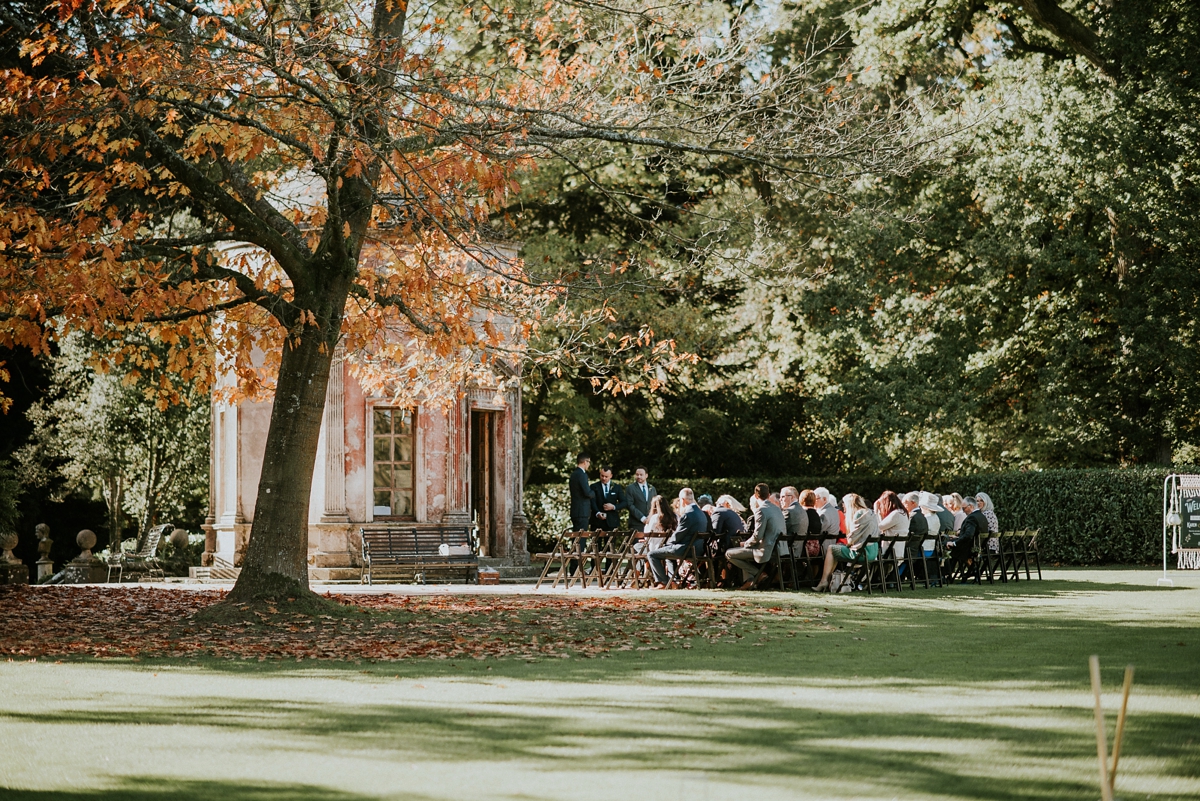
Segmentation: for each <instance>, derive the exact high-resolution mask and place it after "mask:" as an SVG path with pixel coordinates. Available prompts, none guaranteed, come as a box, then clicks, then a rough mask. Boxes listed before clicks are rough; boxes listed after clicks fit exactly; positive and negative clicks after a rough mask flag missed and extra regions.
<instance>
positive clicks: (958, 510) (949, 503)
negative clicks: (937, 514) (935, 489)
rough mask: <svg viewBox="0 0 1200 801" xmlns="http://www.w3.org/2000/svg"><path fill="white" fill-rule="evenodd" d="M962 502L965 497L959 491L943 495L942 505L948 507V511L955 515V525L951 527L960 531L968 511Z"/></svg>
mask: <svg viewBox="0 0 1200 801" xmlns="http://www.w3.org/2000/svg"><path fill="white" fill-rule="evenodd" d="M962 502H963V497H962V496H961V495H959V494H958V493H957V492H952V493H950V494H949V495H943V496H942V506H944V507H946V511H948V512H949V513H950V514H952V515H953V516H954V525H953V526H952V527H951V528H952V529H953V530H954V531H958V529H959V526H961V525H962V523H963V520H965V519H966V517H967V513H966V512H964V511H963V508H962Z"/></svg>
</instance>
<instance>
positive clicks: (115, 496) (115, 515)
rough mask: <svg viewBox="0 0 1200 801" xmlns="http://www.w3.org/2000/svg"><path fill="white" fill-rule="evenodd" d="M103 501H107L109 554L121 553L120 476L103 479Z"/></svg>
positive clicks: (112, 474)
mask: <svg viewBox="0 0 1200 801" xmlns="http://www.w3.org/2000/svg"><path fill="white" fill-rule="evenodd" d="M104 484H105V487H106V491H105V493H104V494H105V496H106V497H105V500H106V501H108V545H109V549H110V551H109V552H110V553H113V554H118V553H120V552H121V500H122V497H121V496H122V495H123V493H122V490H121V476H120V474H119V473H109V474H108V475H107V476H105V477H104Z"/></svg>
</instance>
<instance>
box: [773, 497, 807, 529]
mask: <svg viewBox="0 0 1200 801" xmlns="http://www.w3.org/2000/svg"><path fill="white" fill-rule="evenodd" d="M779 506H780V508H782V509H783V519H784V522H785V523H787V533H788V536H789V537H803V536H805V535H806V534H808V511H807V510H806V509H805V508H804V507H803V506H801V505H800V492H799V491H798V490H797V489H796V488H795V487H784V488H783V489H781V490H780V491H779Z"/></svg>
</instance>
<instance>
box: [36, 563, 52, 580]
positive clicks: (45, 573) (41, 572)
mask: <svg viewBox="0 0 1200 801" xmlns="http://www.w3.org/2000/svg"><path fill="white" fill-rule="evenodd" d="M53 575H54V560H52V559H39V560H37V583H38V584H41V583H42V582H43V581H45V580H46V579H48V578H50V577H51V576H53Z"/></svg>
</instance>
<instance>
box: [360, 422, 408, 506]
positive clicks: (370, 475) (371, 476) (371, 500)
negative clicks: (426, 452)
mask: <svg viewBox="0 0 1200 801" xmlns="http://www.w3.org/2000/svg"><path fill="white" fill-rule="evenodd" d="M369 410H370V421H371V437H370V446H369V447H370V451H369V453H370V456H371V467H370V470H368V471H367V480H368V481H369V482H370V487H369V494H368V497H367V502H368V507H369V509H370V511H371V515H370V519H371V520H401V521H406V522H415V521H416V520H417V517H418V509H417V484H418V482H417V428H418V427H417V420H418V409H417V407H415V406H387V405H384V404H378V405H376V404H371V406H370V407H369ZM382 411H390V412H397V411H399V412H407V413H408V415H409V459H408V461H407V462H404V461H397V460H396V459H395V450H394V448H393V450H392V457H393V458H391V459H389V460H387V461H380V460H378V459H376V458H375V439H376V430H375V414H376V412H382ZM394 431H395V423H393V432H394ZM387 436H388V438H389V439H392V440H395V439H396V438H397V437H396V434H395V433H389V434H388V435H387ZM380 464H388V465H392V466H393V469H394V466H395V465H397V464H408V465H409V467H410V473H409V474H410V476H411V480H412V484H411V485H410V486H409V487H408V488H407V489H408V490H409V491H410V492H411V494H412V511H411V513H409V514H406V515H398V514H379V513H378V512H376V511H375V508H376V507H375V492H376V490H377V488H376V485H375V470H376V468H377V467H378V465H380ZM392 483H393V486H391V487H388V488H386V489H388V490H390V491H395V490H397V489H400V490H403V489H405V488H404V487H396V486H395V481H394V480H393V482H392ZM383 489H385V488H383V487H379V488H378V490H380V491H382V490H383ZM390 508H395V507H394V506H392V507H390Z"/></svg>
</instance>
